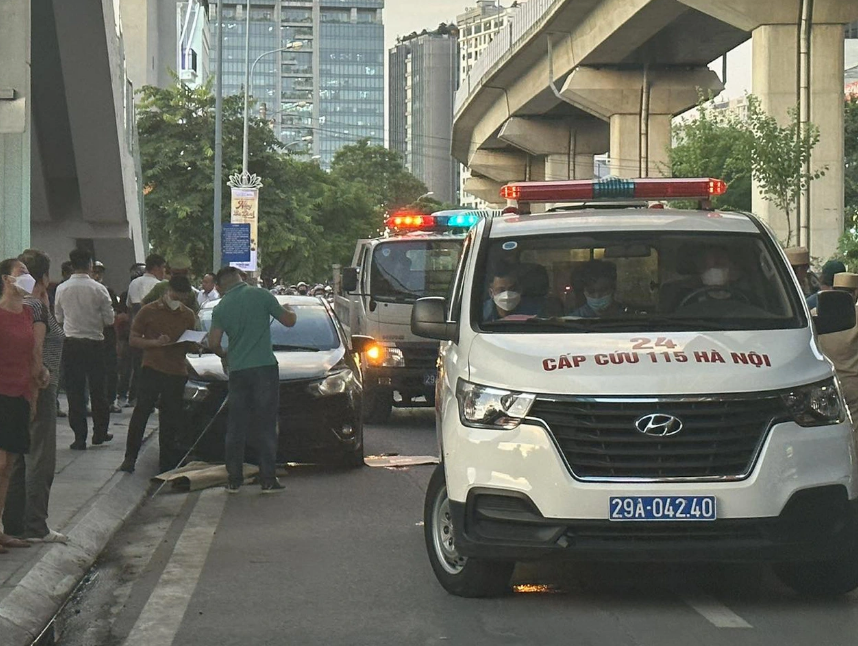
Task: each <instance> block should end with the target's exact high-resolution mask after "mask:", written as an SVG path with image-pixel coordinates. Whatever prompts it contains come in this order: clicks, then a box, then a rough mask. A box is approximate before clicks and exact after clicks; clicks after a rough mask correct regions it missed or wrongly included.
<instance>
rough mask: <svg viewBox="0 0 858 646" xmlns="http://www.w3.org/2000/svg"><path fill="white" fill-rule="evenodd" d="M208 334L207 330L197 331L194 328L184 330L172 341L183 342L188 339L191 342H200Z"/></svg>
mask: <svg viewBox="0 0 858 646" xmlns="http://www.w3.org/2000/svg"><path fill="white" fill-rule="evenodd" d="M206 336H208V332H197V331H196V330H185V332H184V334H182V336H180V337H179V338H178V339H176V341H175V342H174V343H185V342H186V341H190V342H191V343H202V342H203V339H205V338H206Z"/></svg>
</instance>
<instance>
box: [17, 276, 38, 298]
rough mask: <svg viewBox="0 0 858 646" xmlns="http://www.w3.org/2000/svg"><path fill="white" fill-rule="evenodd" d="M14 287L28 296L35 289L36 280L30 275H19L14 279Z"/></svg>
mask: <svg viewBox="0 0 858 646" xmlns="http://www.w3.org/2000/svg"><path fill="white" fill-rule="evenodd" d="M15 286H16V287H19V288H20V289H22V290H24V291H25V292H27V293H28V294H32V293H33V290H34V289H35V288H36V279H35V278H33V277H32V276H31V275H30V274H21V275H20V276H17V277H16V278H15Z"/></svg>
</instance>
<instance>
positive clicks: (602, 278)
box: [569, 260, 627, 319]
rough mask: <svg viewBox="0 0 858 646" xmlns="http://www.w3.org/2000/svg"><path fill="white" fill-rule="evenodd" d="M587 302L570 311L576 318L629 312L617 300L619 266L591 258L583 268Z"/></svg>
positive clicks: (611, 315)
mask: <svg viewBox="0 0 858 646" xmlns="http://www.w3.org/2000/svg"><path fill="white" fill-rule="evenodd" d="M581 273H582V275H581V277H582V279H583V280H582V282H583V285H584V297H585V298H586V299H587V302H586V303H584V305H582V306H581V307H579V308H578V309H576V310H573V311H572V312H570V313H569V316H571V317H575V318H588V319H589V318H611V317H614V316H621V315H623V314H625V313H626V312H627V310H626V308H625V307H624V306H623V305H622V304H620V303H618V302H617V299H616V292H617V266H616V265H614V264H613V263H610V262H607V261H605V260H590V261H589V262H587V264H585V265H584V267H583V269H582V272H581Z"/></svg>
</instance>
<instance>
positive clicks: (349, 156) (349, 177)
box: [331, 139, 427, 212]
mask: <svg viewBox="0 0 858 646" xmlns="http://www.w3.org/2000/svg"><path fill="white" fill-rule="evenodd" d="M331 176H332V177H333V178H334V179H335V180H340V181H346V182H353V183H357V184H360V185H361V186H363V188H364V191H365V192H366V195H367V197H369V198H370V200H371V203H372V204H375V205H377V206H378V207H379V208H380V209H381V211H382V212H390V211H394V210H396V209H398V208H402V207H404V206H405V205H407V204H411V203H413V202H414V201H415V200H417V198H418V197H420V196H421V195H423V194H424V193H426V192H427V189H426V185H425V184H423V182H421V181H420V180H419V179H417V178H416V177H414V175H412V174H411V173H409V172H408V170H406V168H405V165H404V164H403V163H402V157H401V155H400V154H399V153H397V152H395V151H393V150H388V149H387V148H385V147H384V146H378V145H374V144H370V143H369V140H367V139H362V140H360V141H358V142H357V143H355V144H351V145H349V146H343V147H342V148H340V149H339V150H338V151H337V154H336V155H334V159H333V161H332V162H331Z"/></svg>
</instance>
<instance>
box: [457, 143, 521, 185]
mask: <svg viewBox="0 0 858 646" xmlns="http://www.w3.org/2000/svg"><path fill="white" fill-rule="evenodd" d="M468 168H470V169H471V170H472V171H473V172H475V173H478V174H480V175H483V176H485V177H488V178H489V179H493V180H495V181H496V182H501V183H506V182H515V181H521V180H523V179H525V178H526V177H527V175H528V155H526V154H525V153H513V152H506V151H499V150H478V151H477V152H475V153H474V154H473V155H472V156H471V159H470V160H468ZM468 192H470V191H468Z"/></svg>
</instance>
